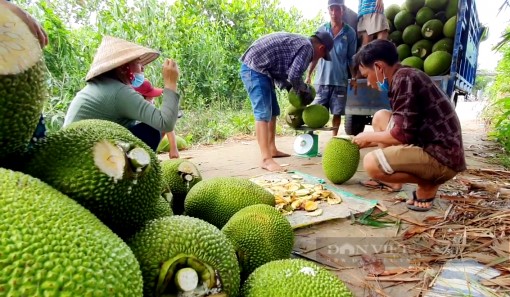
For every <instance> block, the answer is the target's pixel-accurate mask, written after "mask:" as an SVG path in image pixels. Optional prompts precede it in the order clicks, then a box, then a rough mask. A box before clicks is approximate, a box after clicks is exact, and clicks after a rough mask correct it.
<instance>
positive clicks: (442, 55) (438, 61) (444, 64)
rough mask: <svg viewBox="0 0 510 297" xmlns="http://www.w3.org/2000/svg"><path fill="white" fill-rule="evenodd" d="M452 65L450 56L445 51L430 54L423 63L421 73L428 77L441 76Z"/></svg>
mask: <svg viewBox="0 0 510 297" xmlns="http://www.w3.org/2000/svg"><path fill="white" fill-rule="evenodd" d="M451 64H452V55H450V54H449V53H447V52H445V51H437V52H433V53H432V54H430V55H429V56H428V57H427V59H425V61H424V62H423V71H425V73H427V74H428V75H430V76H435V75H443V74H445V73H447V72H448V70H449V69H450V66H451Z"/></svg>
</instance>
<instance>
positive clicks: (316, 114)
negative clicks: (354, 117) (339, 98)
mask: <svg viewBox="0 0 510 297" xmlns="http://www.w3.org/2000/svg"><path fill="white" fill-rule="evenodd" d="M328 121H329V110H328V109H327V108H326V107H324V106H322V105H319V104H312V105H309V106H307V107H306V108H305V109H304V110H303V122H304V123H305V124H306V125H307V126H308V127H309V128H312V129H317V128H322V127H324V125H326V124H327V123H328Z"/></svg>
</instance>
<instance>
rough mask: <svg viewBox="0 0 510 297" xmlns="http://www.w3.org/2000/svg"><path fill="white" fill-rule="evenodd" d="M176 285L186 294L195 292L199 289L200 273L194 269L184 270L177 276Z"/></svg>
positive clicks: (187, 268)
mask: <svg viewBox="0 0 510 297" xmlns="http://www.w3.org/2000/svg"><path fill="white" fill-rule="evenodd" d="M174 280H175V285H176V286H177V288H179V290H181V291H184V292H189V291H193V290H195V289H196V288H197V287H198V273H197V272H196V271H195V270H194V269H193V268H189V267H186V268H182V269H180V270H179V271H177V273H176V275H175V279H174Z"/></svg>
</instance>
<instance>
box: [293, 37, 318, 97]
mask: <svg viewBox="0 0 510 297" xmlns="http://www.w3.org/2000/svg"><path fill="white" fill-rule="evenodd" d="M312 56H313V48H311V47H306V46H303V47H301V49H299V51H298V53H297V54H296V57H295V58H294V61H293V63H292V65H291V66H290V69H289V76H288V78H289V82H290V84H291V85H292V88H293V89H295V90H296V91H298V92H299V91H301V92H309V91H310V89H309V87H308V86H307V85H306V84H305V82H304V81H303V73H305V71H306V69H307V68H308V65H309V64H310V61H311V60H312Z"/></svg>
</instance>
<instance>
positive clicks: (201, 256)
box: [129, 216, 240, 297]
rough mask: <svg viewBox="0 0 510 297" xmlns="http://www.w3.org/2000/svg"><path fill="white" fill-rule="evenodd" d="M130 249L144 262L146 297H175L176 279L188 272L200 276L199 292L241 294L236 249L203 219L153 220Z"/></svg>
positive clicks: (136, 237)
mask: <svg viewBox="0 0 510 297" xmlns="http://www.w3.org/2000/svg"><path fill="white" fill-rule="evenodd" d="M129 246H130V247H131V249H132V251H133V253H134V254H135V256H136V257H137V259H138V261H139V262H140V268H141V271H142V275H143V279H144V295H145V296H154V297H159V296H169V294H174V295H171V296H175V295H176V294H177V293H178V291H179V289H178V287H176V285H175V284H174V283H175V282H176V280H175V278H176V276H177V274H178V272H179V271H181V270H182V269H186V268H192V269H193V270H194V271H195V272H196V276H198V278H197V280H198V283H195V286H192V289H194V290H195V291H196V292H204V293H206V292H216V293H224V294H226V295H224V296H237V294H238V292H239V286H240V275H239V273H240V272H239V264H238V262H237V258H236V254H235V251H234V247H233V246H232V244H231V243H230V241H229V240H228V239H227V238H226V236H225V235H224V234H223V233H222V232H221V231H220V230H219V229H218V228H216V227H214V226H213V225H211V224H209V223H207V222H204V221H202V220H200V219H196V218H192V217H187V216H172V217H164V218H160V219H157V220H153V221H151V222H149V223H148V224H147V225H146V226H145V227H144V228H143V229H142V230H141V231H140V232H138V233H137V234H136V235H135V236H134V237H133V238H132V239H131V240H129ZM187 270H189V269H187ZM191 272H193V271H191ZM218 283H220V286H221V290H219V289H218V286H217V285H218ZM192 296H205V295H192ZM207 296H208V295H207ZM222 296H223V295H222Z"/></svg>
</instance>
